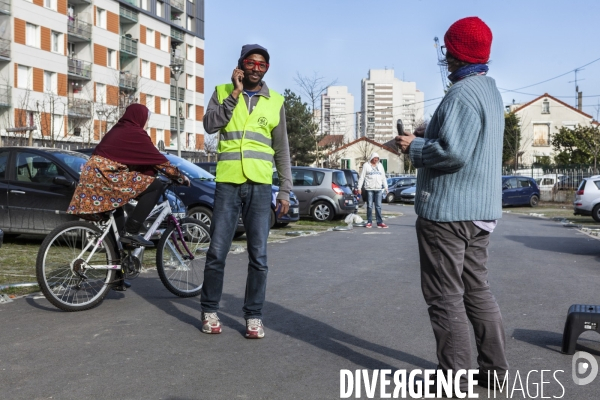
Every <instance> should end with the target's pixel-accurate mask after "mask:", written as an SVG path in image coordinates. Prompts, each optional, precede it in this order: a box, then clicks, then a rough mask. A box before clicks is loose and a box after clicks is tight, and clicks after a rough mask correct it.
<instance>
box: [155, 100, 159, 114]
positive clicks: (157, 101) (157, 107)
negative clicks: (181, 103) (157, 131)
mask: <svg viewBox="0 0 600 400" xmlns="http://www.w3.org/2000/svg"><path fill="white" fill-rule="evenodd" d="M154 113H155V114H160V97H158V96H154Z"/></svg>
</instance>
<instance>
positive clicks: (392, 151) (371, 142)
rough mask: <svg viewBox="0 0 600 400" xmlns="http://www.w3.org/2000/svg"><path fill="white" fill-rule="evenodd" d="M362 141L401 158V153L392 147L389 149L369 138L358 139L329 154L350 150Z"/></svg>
mask: <svg viewBox="0 0 600 400" xmlns="http://www.w3.org/2000/svg"><path fill="white" fill-rule="evenodd" d="M361 141H366V142H367V143H370V144H372V145H373V146H377V147H379V148H382V149H384V150H387V151H389V152H390V153H393V154H395V155H397V156H399V155H400V153H399V152H398V151H397V150H395V149H392V148H391V147H389V146H386V145H384V144H381V143H377V142H376V141H374V140H371V139H369V138H367V137H365V136H363V137H361V138H358V139H356V140H354V141H352V142H350V143H348V144H345V145H343V146H342V147H340V148H337V149H335V150H333V151H331V152H329V154H333V153H336V152H338V151H340V150H344V149H345V148H348V147H350V146H352V145H354V144H356V143H358V142H361Z"/></svg>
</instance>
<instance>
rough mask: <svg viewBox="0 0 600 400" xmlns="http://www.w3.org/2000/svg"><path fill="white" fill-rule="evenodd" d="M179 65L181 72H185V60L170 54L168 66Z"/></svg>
mask: <svg viewBox="0 0 600 400" xmlns="http://www.w3.org/2000/svg"><path fill="white" fill-rule="evenodd" d="M175 64H178V65H181V72H185V59H184V58H183V57H177V56H174V55H173V54H171V64H170V65H175Z"/></svg>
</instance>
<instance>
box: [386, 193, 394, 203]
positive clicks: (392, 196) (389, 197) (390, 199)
mask: <svg viewBox="0 0 600 400" xmlns="http://www.w3.org/2000/svg"><path fill="white" fill-rule="evenodd" d="M385 200H386V201H387V202H388V203H393V202H394V201H395V200H396V196H394V193H388V195H387V196H385Z"/></svg>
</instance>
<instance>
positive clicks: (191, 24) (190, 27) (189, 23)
mask: <svg viewBox="0 0 600 400" xmlns="http://www.w3.org/2000/svg"><path fill="white" fill-rule="evenodd" d="M186 22H187V25H186V28H187V30H188V31H193V30H194V18H192V17H190V16H189V15H188V17H187V20H186Z"/></svg>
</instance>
